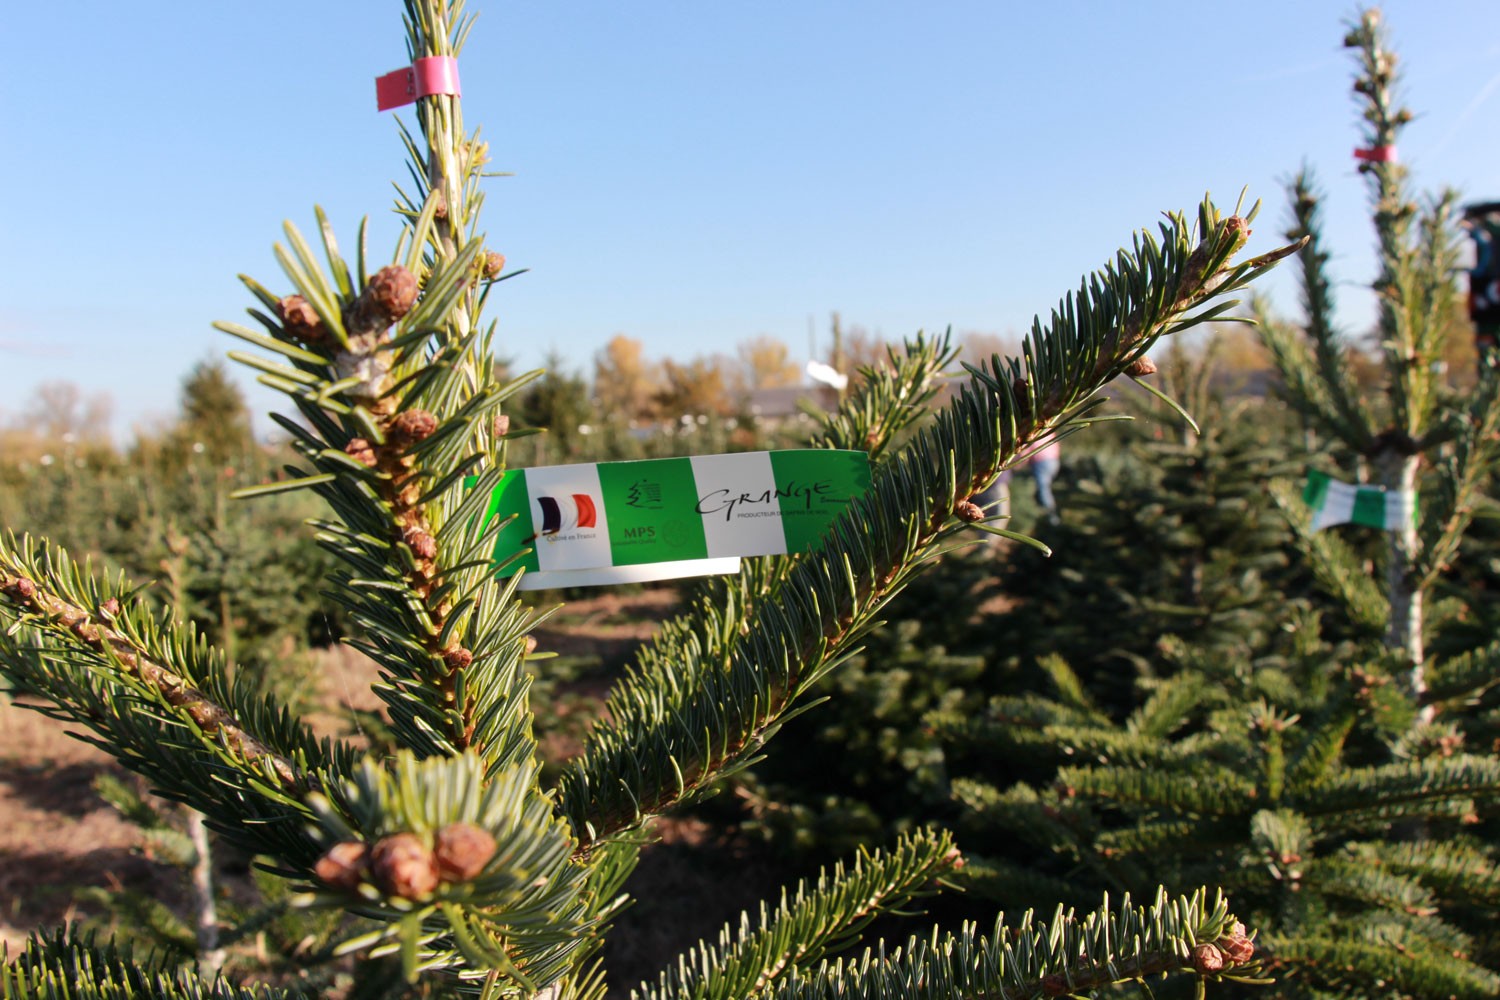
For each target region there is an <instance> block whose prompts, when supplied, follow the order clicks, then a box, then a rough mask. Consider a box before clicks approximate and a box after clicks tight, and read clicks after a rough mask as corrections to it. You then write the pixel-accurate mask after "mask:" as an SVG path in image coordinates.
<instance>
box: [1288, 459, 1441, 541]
mask: <svg viewBox="0 0 1500 1000" xmlns="http://www.w3.org/2000/svg"><path fill="white" fill-rule="evenodd" d="M1302 502H1303V503H1305V504H1307V505H1308V506H1309V507H1311V508H1312V510H1313V519H1312V530H1313V531H1322V530H1323V529H1324V528H1331V527H1333V526H1334V525H1336V524H1360V525H1364V526H1365V527H1367V528H1379V529H1380V530H1382V531H1400V530H1401V528H1402V527H1403V526H1404V525H1408V524H1412V523H1413V522H1414V521H1415V520H1416V516H1417V495H1416V494H1415V493H1411V492H1402V491H1400V490H1386V489H1383V488H1381V487H1379V486H1366V485H1357V484H1352V483H1343V482H1340V481H1339V480H1337V479H1334V478H1333V477H1332V476H1330V475H1328V474H1327V473H1326V472H1319V471H1318V470H1317V469H1309V470H1307V486H1306V487H1304V488H1303V490H1302Z"/></svg>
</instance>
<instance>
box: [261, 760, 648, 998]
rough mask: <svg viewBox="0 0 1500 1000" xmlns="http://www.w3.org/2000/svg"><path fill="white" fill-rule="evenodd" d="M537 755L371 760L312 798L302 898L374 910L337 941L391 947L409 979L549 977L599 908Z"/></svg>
mask: <svg viewBox="0 0 1500 1000" xmlns="http://www.w3.org/2000/svg"><path fill="white" fill-rule="evenodd" d="M536 767H537V765H536V763H535V762H533V761H526V762H523V763H516V764H511V765H508V766H506V767H504V768H501V769H499V770H493V769H491V768H490V766H489V764H488V763H487V762H486V760H485V759H484V758H483V757H481V756H479V755H478V754H475V753H472V752H471V753H466V754H462V755H459V756H456V757H451V758H441V757H439V758H429V759H427V760H418V759H417V758H415V757H414V756H413V755H412V754H410V753H409V752H403V753H401V754H400V755H398V756H397V758H396V759H395V760H394V761H392V762H390V764H389V765H388V766H378V765H376V764H374V763H373V762H366V763H365V764H364V765H363V767H362V768H361V769H360V770H359V771H358V772H357V773H356V774H355V775H354V776H353V777H352V778H350V779H349V780H347V781H345V782H343V783H341V784H340V785H339V786H337V787H333V788H330V789H329V792H328V794H327V795H326V796H323V795H316V796H313V798H312V805H313V808H314V810H315V813H316V822H317V824H318V827H319V831H320V833H321V843H322V846H323V854H322V857H321V858H320V859H319V861H318V863H317V865H316V866H314V874H315V875H316V878H317V884H315V885H314V886H312V887H311V891H310V892H309V893H308V894H307V895H305V896H304V897H303V898H302V900H301V902H302V903H303V904H304V905H313V906H322V907H337V908H342V909H344V910H347V911H348V912H350V913H354V914H357V915H360V916H363V917H367V918H369V919H371V920H374V921H377V922H378V923H379V924H380V925H381V926H379V927H378V928H377V929H375V930H373V931H371V932H369V933H367V934H363V935H361V936H359V937H357V938H354V939H352V940H350V941H346V942H344V943H343V944H342V945H341V946H340V947H339V949H338V950H339V951H340V952H341V953H342V952H350V951H356V950H362V949H370V954H371V955H373V956H380V955H384V954H397V953H399V954H400V955H401V958H402V963H403V967H404V969H405V972H406V976H407V978H408V980H409V981H415V980H416V978H417V976H418V975H419V974H420V973H422V972H426V971H446V972H449V973H452V974H455V975H458V976H459V977H461V978H465V979H482V978H485V977H487V976H491V975H495V976H499V977H500V978H502V979H503V980H504V981H506V982H507V983H510V984H512V985H513V986H514V987H515V988H519V989H524V990H535V989H537V988H540V987H541V986H544V985H546V984H549V983H552V982H554V981H555V980H557V979H558V978H559V977H561V976H562V975H564V974H565V973H567V972H568V971H569V970H570V968H571V967H572V966H573V964H574V963H575V961H576V959H577V957H578V953H579V952H580V951H581V950H583V949H586V948H587V946H588V945H589V943H590V935H591V934H592V932H593V930H594V927H593V925H594V924H595V923H596V922H597V920H598V919H599V917H600V915H601V914H603V913H604V912H605V910H606V909H607V908H606V907H602V906H600V905H597V903H596V901H594V900H593V899H591V898H590V897H589V896H588V894H587V893H586V888H587V883H588V872H587V871H586V869H585V868H584V867H583V866H581V865H577V864H575V863H574V862H573V861H572V853H573V843H572V838H571V836H570V833H569V830H568V827H567V825H566V823H564V822H563V821H561V820H560V819H559V818H558V817H557V816H556V814H555V812H554V809H553V806H552V802H551V800H550V799H549V798H548V797H547V796H546V795H545V794H543V793H542V792H541V790H540V789H539V787H538V785H537V781H536ZM613 867H615V869H616V875H618V874H619V871H618V866H613ZM626 870H628V868H627V869H626ZM288 874H290V873H288ZM620 877H623V876H620ZM608 881H610V882H611V883H614V882H616V880H615V879H610V880H608ZM595 888H596V889H597V888H599V886H597V885H596V886H595ZM605 888H608V886H605Z"/></svg>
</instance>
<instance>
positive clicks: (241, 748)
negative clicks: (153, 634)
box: [0, 537, 305, 790]
mask: <svg viewBox="0 0 1500 1000" xmlns="http://www.w3.org/2000/svg"><path fill="white" fill-rule="evenodd" d="M0 571H3V573H4V574H5V575H4V576H0V596H3V597H4V599H5V602H6V603H5V605H4V606H3V607H0V616H3V617H0V620H3V621H5V622H6V623H7V624H10V623H14V627H13V629H11V630H10V631H14V630H16V629H19V628H23V627H24V628H25V629H26V631H27V632H28V633H30V634H32V635H34V636H36V642H37V643H38V644H39V645H41V644H45V645H46V646H47V647H48V648H50V650H52V656H53V657H57V658H59V659H61V658H62V650H63V649H71V650H73V651H75V652H76V653H79V654H82V656H83V657H84V659H85V661H86V662H88V663H90V664H91V665H92V666H93V667H94V668H95V669H96V670H99V671H101V672H108V673H112V674H115V675H117V676H120V677H122V678H129V679H130V680H132V681H134V682H136V683H137V684H138V685H139V686H141V687H142V688H145V689H149V690H151V691H153V692H155V694H156V695H157V696H158V697H159V698H160V700H161V701H162V702H164V703H165V704H167V705H169V706H171V707H172V708H174V709H176V710H177V712H178V713H179V715H180V716H181V717H182V718H184V719H188V720H191V722H192V724H193V725H194V726H196V727H197V729H198V730H199V731H200V732H201V734H202V737H203V739H205V740H207V741H210V742H217V743H220V744H221V745H222V746H223V747H224V748H225V749H226V750H228V751H229V753H230V754H232V755H233V756H234V757H236V758H238V759H239V760H242V761H244V762H245V763H246V764H248V765H250V766H251V767H252V768H254V769H255V770H256V771H261V770H262V769H264V770H265V771H267V772H269V775H270V776H271V777H272V778H273V780H275V781H276V782H277V783H278V784H280V785H281V786H282V787H283V788H286V789H288V790H295V789H297V788H299V787H301V786H303V785H304V784H305V778H304V776H303V775H301V774H300V773H299V771H298V769H297V768H296V766H295V765H294V764H293V763H292V761H290V760H288V759H287V758H286V757H283V756H282V755H280V754H277V753H275V752H273V751H272V750H271V749H270V748H269V747H267V746H266V745H265V744H264V743H262V742H261V741H260V740H259V739H257V738H256V737H255V736H253V735H251V734H250V733H249V732H247V731H246V730H245V728H244V727H243V726H242V725H241V724H240V722H239V720H238V719H237V718H236V717H235V715H234V714H233V713H232V712H230V711H229V710H228V709H226V708H224V707H223V706H222V705H218V704H215V703H214V702H213V701H212V700H210V699H209V698H208V696H207V695H205V694H204V693H203V692H202V691H200V690H198V689H197V688H196V687H194V686H193V684H192V683H191V682H190V681H189V680H188V679H187V678H185V677H183V676H182V675H180V674H178V673H176V672H175V671H173V670H172V669H171V668H169V667H166V666H163V665H162V664H161V663H157V662H155V661H154V660H153V659H152V658H151V657H149V656H148V655H146V653H145V648H146V644H145V643H144V642H143V641H142V640H141V637H139V635H138V634H127V633H126V632H124V631H119V630H117V629H116V628H114V627H112V624H113V623H114V622H115V621H116V620H119V619H120V615H121V612H122V611H123V610H124V608H123V607H122V606H121V603H120V599H119V597H118V596H108V597H102V598H101V596H100V595H99V594H98V593H93V594H88V593H85V592H83V588H82V587H79V586H76V585H77V584H80V583H82V582H83V579H82V578H81V577H79V576H77V575H76V573H75V571H73V568H72V564H71V561H70V560H69V559H68V557H67V553H65V552H62V551H60V550H58V551H55V552H51V551H49V552H46V553H45V554H43V552H42V550H40V549H39V548H38V546H36V544H35V543H34V542H33V541H32V540H31V539H30V538H23V539H22V540H21V542H20V544H19V545H18V544H17V543H16V540H15V539H14V537H11V538H6V539H3V540H0ZM70 577H71V578H72V579H71V581H70V580H69V578H70ZM68 582H72V583H74V584H75V586H73V587H67V583H68ZM65 587H66V589H67V591H71V593H70V594H68V595H67V596H65V595H64V588H65ZM122 589H123V588H122ZM70 597H71V598H72V599H70ZM85 604H88V605H90V607H85V606H83V605H85ZM135 617H137V618H139V617H140V616H139V614H137V615H136V616H135ZM129 622H130V619H129V618H126V619H124V620H123V621H122V624H125V625H127V627H128V625H129ZM147 627H148V628H149V626H147ZM135 631H136V630H134V629H131V632H135ZM47 658H50V657H47ZM22 663H23V661H22V660H21V658H20V657H18V656H14V655H13V656H5V657H0V669H4V670H6V672H7V674H9V675H10V676H12V677H13V678H16V679H17V680H19V681H20V683H21V684H22V685H24V686H25V687H26V688H27V689H28V690H31V691H33V692H34V693H37V694H41V695H43V696H45V697H56V695H55V692H53V691H49V690H47V688H46V687H45V681H44V680H43V679H42V678H41V677H39V676H37V675H35V674H32V673H29V672H28V673H27V674H26V676H25V677H24V679H23V678H22V676H21V675H22V671H23V670H24V667H23V665H22ZM79 721H86V720H83V719H80V720H79Z"/></svg>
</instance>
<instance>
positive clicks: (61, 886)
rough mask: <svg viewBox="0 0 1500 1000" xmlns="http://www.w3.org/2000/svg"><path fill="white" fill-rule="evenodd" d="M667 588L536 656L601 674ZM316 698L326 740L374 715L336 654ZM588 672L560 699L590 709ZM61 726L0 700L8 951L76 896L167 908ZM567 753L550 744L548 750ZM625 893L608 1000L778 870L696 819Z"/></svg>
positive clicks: (598, 610)
mask: <svg viewBox="0 0 1500 1000" xmlns="http://www.w3.org/2000/svg"><path fill="white" fill-rule="evenodd" d="M675 601H676V596H675V592H674V591H673V590H671V589H669V588H661V589H649V590H645V591H641V592H638V593H634V594H627V595H617V594H604V595H601V596H598V597H590V598H589V599H587V600H581V601H574V602H570V603H569V604H568V605H567V606H566V607H565V608H564V611H563V613H561V614H559V615H557V616H555V617H554V618H552V619H550V620H549V621H548V622H547V623H545V625H544V626H543V627H542V628H541V629H540V630H538V632H537V638H538V642H539V648H540V649H541V650H544V651H551V652H555V653H558V654H560V655H565V656H584V657H597V658H598V660H599V661H600V663H601V664H602V666H603V668H604V669H603V671H602V673H603V674H608V673H610V672H612V669H611V668H617V667H618V665H619V664H621V663H623V662H624V661H625V660H626V659H627V658H628V657H629V655H630V653H631V652H632V651H633V650H634V649H635V648H636V646H637V645H639V644H640V643H641V642H642V641H643V640H645V639H646V638H648V637H649V636H650V635H651V634H652V633H653V632H654V631H655V629H656V628H657V626H658V625H659V623H660V622H661V621H662V620H663V619H665V618H666V617H668V616H670V615H671V614H672V613H673V611H674V609H675ZM318 675H319V678H320V684H321V689H322V690H321V699H322V701H323V703H324V704H325V705H326V706H327V708H326V709H325V710H324V711H322V712H318V713H316V714H315V715H314V716H313V717H312V718H311V719H310V722H311V724H312V725H313V726H314V728H316V729H318V730H320V731H322V732H326V733H338V732H343V731H346V730H347V726H348V723H347V722H346V719H347V714H346V713H345V712H343V711H342V709H343V708H360V709H373V708H375V707H377V706H378V705H379V702H378V700H377V699H376V698H375V696H374V695H373V694H372V693H371V691H370V683H371V681H372V680H374V679H375V671H374V668H373V666H372V664H371V663H370V662H369V661H368V660H366V659H364V658H363V657H362V656H360V655H358V654H356V653H354V652H352V651H351V650H348V649H346V648H342V647H340V648H336V649H331V650H327V651H324V652H323V653H322V654H320V662H319V669H318ZM607 685H608V682H607V679H606V678H605V677H603V676H600V675H598V674H596V675H594V676H592V677H591V678H590V679H586V680H584V681H581V682H579V683H578V684H576V685H574V688H575V690H574V691H572V692H571V693H572V694H575V695H578V696H581V697H583V698H585V699H597V698H601V697H602V695H603V693H604V691H605V690H606V688H607ZM67 730H68V727H67V726H65V725H64V724H63V723H61V722H58V721H56V720H53V719H50V718H47V717H45V716H43V715H41V714H40V713H38V712H35V711H32V710H29V709H26V708H24V707H22V706H20V705H18V704H15V703H13V702H11V701H10V700H8V699H7V698H6V697H5V696H3V695H0V944H5V945H8V946H9V947H10V949H11V950H12V951H14V949H15V948H16V947H17V946H19V945H20V944H21V942H23V941H24V939H25V937H26V935H27V934H28V933H30V932H31V931H33V930H37V929H44V928H48V927H51V926H54V925H57V924H59V923H61V922H63V921H68V920H77V919H81V918H83V917H85V916H87V915H88V909H87V907H84V906H81V905H80V904H79V902H78V900H77V895H78V893H79V891H80V890H81V889H83V888H85V887H101V888H121V887H128V888H134V889H138V890H145V891H149V892H151V893H152V894H153V895H155V896H157V897H158V898H160V899H162V900H163V901H164V902H166V903H168V904H169V905H171V906H173V907H174V908H180V907H181V906H182V904H183V901H184V898H185V893H184V892H183V891H182V883H183V879H182V877H181V875H180V874H179V873H178V872H176V871H174V870H172V869H170V868H168V867H166V866H164V865H161V864H159V863H157V862H155V861H153V860H151V859H150V858H149V857H148V856H147V855H146V853H145V852H144V850H143V847H142V837H141V834H140V831H139V829H138V828H137V827H135V826H133V825H132V824H130V823H128V822H126V821H125V820H124V819H122V818H121V817H120V816H119V815H118V813H116V812H115V810H114V809H113V808H112V807H110V806H109V805H108V804H107V803H106V802H104V801H103V800H102V799H101V798H100V797H99V795H98V794H97V793H96V792H95V790H94V787H93V781H94V779H95V778H96V777H97V776H98V775H99V774H100V773H102V772H106V771H108V772H112V773H116V774H123V773H124V772H123V771H122V770H121V769H120V768H119V767H118V766H117V765H116V764H115V763H114V762H113V760H112V759H111V758H110V757H109V756H108V755H106V754H105V753H103V752H102V751H100V750H98V749H96V748H94V747H92V746H90V745H88V744H86V743H84V742H82V741H80V740H77V739H74V738H72V737H70V736H69V735H68V734H67ZM568 749H570V747H568V746H567V745H566V743H564V744H563V745H561V746H560V745H559V744H558V742H557V741H556V740H554V741H552V742H551V743H549V750H550V751H551V752H553V753H557V752H559V751H561V752H563V753H566V752H567V750H568ZM656 833H657V835H658V837H659V838H660V839H659V842H658V843H656V844H654V845H653V846H651V847H649V848H647V850H646V851H645V852H644V854H643V857H642V860H641V864H640V867H639V868H638V869H637V871H636V873H635V875H634V876H633V877H632V880H631V882H630V884H629V886H628V890H629V891H630V892H631V894H632V895H633V896H634V897H635V899H636V902H635V903H634V905H633V906H632V907H631V908H630V909H629V910H627V911H626V912H625V913H624V914H623V915H622V916H621V917H620V918H619V921H618V922H617V926H616V932H615V933H614V934H612V935H611V940H610V943H609V949H608V951H607V953H606V956H605V958H606V962H607V966H608V968H609V969H610V979H611V982H612V985H613V986H614V988H615V990H616V991H617V992H619V991H622V990H626V989H629V988H630V987H631V986H633V985H635V984H636V983H637V982H639V981H640V980H641V979H643V978H645V977H648V976H654V974H655V971H656V970H658V969H660V968H661V967H662V965H663V964H664V963H665V962H666V961H667V960H668V959H670V958H671V957H672V956H674V955H676V954H677V953H678V952H679V951H681V950H682V949H683V948H686V947H688V946H690V945H691V944H693V943H694V942H695V941H696V940H698V939H699V938H700V937H703V936H712V935H716V934H717V931H718V928H719V927H720V926H721V925H722V924H723V922H724V921H726V920H729V919H731V918H733V917H735V916H736V915H737V914H738V913H739V912H740V910H742V909H744V908H746V907H749V906H752V905H754V903H755V902H756V901H757V900H759V899H760V898H762V897H763V896H765V895H767V894H768V893H769V892H770V891H771V890H772V889H773V887H774V886H776V885H779V884H780V882H781V875H782V873H781V872H780V871H779V870H778V869H777V866H776V865H775V864H774V863H773V862H771V861H770V860H768V859H767V858H765V857H764V856H762V855H761V854H760V853H759V852H758V851H756V850H755V849H754V848H753V847H752V846H750V845H747V844H745V843H742V842H738V841H736V840H734V839H733V838H732V837H731V836H730V835H728V834H727V833H726V832H725V831H722V830H717V829H714V828H712V827H710V826H709V825H708V824H706V823H704V822H702V821H700V820H696V819H666V820H663V821H661V822H660V823H659V824H658V826H657V828H656Z"/></svg>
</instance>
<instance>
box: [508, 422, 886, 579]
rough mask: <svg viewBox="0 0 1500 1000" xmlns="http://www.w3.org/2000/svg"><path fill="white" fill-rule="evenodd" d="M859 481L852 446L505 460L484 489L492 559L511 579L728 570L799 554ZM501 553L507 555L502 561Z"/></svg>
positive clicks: (857, 455) (860, 462)
mask: <svg viewBox="0 0 1500 1000" xmlns="http://www.w3.org/2000/svg"><path fill="white" fill-rule="evenodd" d="M869 486H870V463H869V456H868V455H866V454H865V453H864V452H862V451H832V450H822V449H804V450H791V451H757V452H746V453H743V454H736V455H695V456H692V457H690V458H659V459H647V460H644V461H636V462H596V463H590V464H584V465H555V466H548V467H544V468H534V469H512V470H510V471H507V472H506V473H504V474H503V475H502V476H501V478H500V482H499V484H498V485H496V487H495V488H494V491H493V492H492V493H491V494H490V503H489V508H488V510H487V512H486V514H485V518H486V523H488V521H489V519H491V518H495V517H500V518H505V519H507V521H506V523H505V524H504V525H502V526H501V528H500V531H499V534H498V537H497V539H496V542H495V549H494V557H495V560H496V561H497V562H506V565H505V566H504V567H503V568H502V570H501V574H502V575H506V576H509V575H512V574H514V573H516V572H517V571H519V570H521V569H525V570H526V571H527V573H526V576H525V577H524V578H523V579H522V581H521V584H520V589H522V590H543V589H548V588H552V587H579V586H583V587H589V586H599V585H603V584H612V583H639V582H644V581H648V580H667V579H673V578H677V577H684V576H703V575H707V574H711V573H734V572H738V570H739V560H740V557H741V556H759V555H778V554H782V553H794V552H808V551H811V550H813V549H815V548H817V546H818V543H819V540H820V539H821V538H822V536H823V532H824V531H825V530H826V529H827V527H828V526H829V524H830V523H831V522H832V521H833V519H834V518H835V517H837V516H838V515H839V513H840V512H841V511H842V510H843V509H844V507H845V505H847V504H848V503H849V501H850V500H853V499H854V498H855V497H857V496H859V495H860V494H862V493H863V492H864V491H865V490H867V489H868V488H869ZM507 560H508V562H507Z"/></svg>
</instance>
